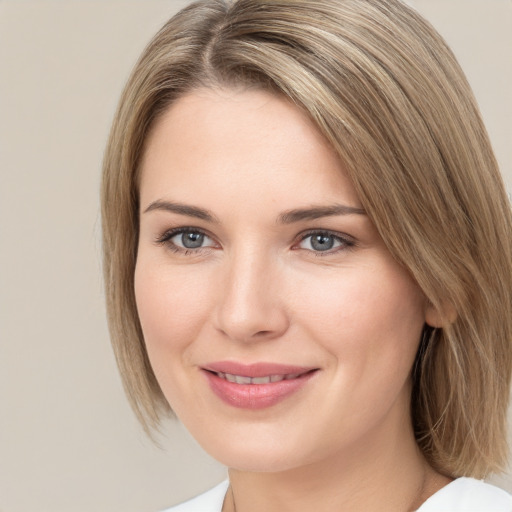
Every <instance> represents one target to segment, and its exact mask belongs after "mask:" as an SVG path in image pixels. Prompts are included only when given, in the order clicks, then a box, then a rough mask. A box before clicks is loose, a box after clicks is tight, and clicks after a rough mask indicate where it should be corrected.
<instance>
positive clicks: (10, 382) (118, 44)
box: [0, 0, 512, 512]
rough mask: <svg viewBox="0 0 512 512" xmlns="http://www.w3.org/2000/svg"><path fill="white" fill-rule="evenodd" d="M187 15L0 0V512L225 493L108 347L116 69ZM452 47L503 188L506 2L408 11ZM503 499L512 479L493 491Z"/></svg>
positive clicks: (431, 3) (509, 27) (510, 107)
mask: <svg viewBox="0 0 512 512" xmlns="http://www.w3.org/2000/svg"><path fill="white" fill-rule="evenodd" d="M186 3H188V2H180V1H160V0H138V1H113V0H112V1H108V0H98V1H92V0H89V1H86V0H84V1H70V0H68V1H65V0H61V1H49V0H37V1H25V0H10V1H9V0H0V248H1V265H0V301H1V305H0V307H1V309H0V314H1V318H0V337H1V338H0V339H1V342H0V405H1V407H0V511H1V512H28V511H33V510H37V511H38V512H46V511H48V512H64V511H66V512H82V511H83V512H85V511H87V512H90V511H100V512H103V511H104V512H114V511H115V512H117V511H124V512H132V511H133V512H135V511H137V512H145V511H147V512H150V511H156V510H158V509H160V508H162V507H164V506H169V505H171V504H173V503H175V502H177V501H181V500H183V499H185V498H186V497H189V496H191V495H193V494H194V493H196V492H198V491H200V490H201V489H205V488H207V487H208V486H210V485H212V484H214V483H216V482H217V481H219V480H221V479H222V478H224V475H225V470H224V469H223V468H222V467H220V466H219V465H217V464H216V463H215V462H213V461H212V460H211V459H209V458H208V457H206V456H205V455H204V454H202V452H201V450H200V449H199V448H198V447H197V446H196V445H195V444H194V442H193V441H192V440H190V438H188V437H187V436H186V434H185V433H184V432H183V429H182V428H181V427H180V426H179V425H178V424H176V423H170V424H169V426H168V428H167V427H166V429H165V430H166V432H167V435H166V436H162V449H158V448H156V447H155V446H153V445H152V444H151V443H150V442H149V441H148V440H147V439H146V438H145V436H144V434H143V433H142V432H141V430H140V428H139V426H138V425H137V424H136V422H135V420H134V418H133V415H132V413H131V411H130V410H129V408H128V406H127V404H126V401H125V399H124V396H123V392H122V389H121V384H120V380H119V378H118V376H117V371H116V368H115V365H114V360H113V357H112V354H111V350H110V347H109V341H108V336H107V332H106V324H105V319H104V313H103V299H102V286H101V279H100V256H99V253H100V251H99V215H98V187H99V173H100V170H99V169H100V161H101V157H102V151H103V147H104V143H105V140H106V135H107V131H108V127H109V123H110V121H111V118H112V115H113V111H114V107H115V104H116V101H117V98H118V95H119V93H120V90H121V87H122V85H123V83H124V81H125V79H126V78H127V75H128V73H129V70H130V68H131V66H132V65H133V63H134V60H135V59H136V57H137V55H138V54H139V52H140V51H141V50H142V48H143V46H144V44H145V43H146V42H147V41H148V39H149V38H150V37H151V35H152V34H153V33H154V32H155V31H156V30H157V29H158V28H159V27H160V25H161V24H162V23H163V22H164V21H165V20H166V19H167V18H168V17H169V16H170V15H171V14H172V13H173V12H174V11H176V10H177V9H178V8H179V7H180V6H182V5H184V4H186ZM411 3H412V4H413V5H414V6H416V7H417V8H418V9H419V10H420V11H421V12H423V13H424V14H425V15H426V16H427V17H428V18H429V19H430V20H431V21H432V22H433V23H434V25H435V26H436V27H437V28H438V29H439V30H440V31H441V33H442V34H444V35H445V37H446V38H447V39H448V41H449V42H450V43H451V44H452V46H453V48H454V50H455V52H456V54H457V55H458V56H459V58H460V60H461V62H462V64H463V67H464V68H465V69H466V71H467V74H468V76H469V79H470V81H471V83H472V84H473V87H474V89H475V92H476V95H477V97H478V99H479V101H480V104H481V108H482V112H483V115H484V118H485V120H486V122H487V125H488V128H489V131H490V134H491V137H492V139H493V142H494V146H495V150H496V152H497V155H498V159H499V161H500V163H501V166H502V170H503V173H504V175H505V178H506V180H507V182H508V186H509V187H511V186H512V149H511V148H512V128H511V120H512V97H511V96H512V93H511V92H510V90H511V85H510V84H511V81H512V1H510V0H478V1H475V0H411ZM494 481H495V482H498V483H499V484H500V485H502V486H503V487H505V488H507V489H508V490H509V491H512V474H510V473H509V474H508V475H504V476H503V477H502V478H501V479H495V480H494Z"/></svg>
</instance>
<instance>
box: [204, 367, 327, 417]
mask: <svg viewBox="0 0 512 512" xmlns="http://www.w3.org/2000/svg"><path fill="white" fill-rule="evenodd" d="M201 369H202V370H203V373H204V374H205V375H206V377H207V380H208V383H209V386H210V389H211V390H212V391H213V393H214V394H215V395H216V396H217V397H218V398H220V399H221V400H222V401H223V402H224V403H226V404H228V405H230V406H232V407H236V408H241V409H264V408H267V407H271V406H273V405H276V404H277V403H279V402H282V401H284V400H285V399H287V398H289V397H291V396H292V395H294V394H295V393H296V392H298V391H299V390H301V389H302V388H303V387H304V386H305V385H306V383H307V382H308V381H309V380H310V379H311V378H312V377H313V376H314V375H316V374H317V373H318V371H319V368H311V367H309V368H308V367H298V366H289V365H281V364H273V363H256V364H252V365H243V364H239V363H234V362H220V363H213V364H210V365H208V366H207V367H203V368H201Z"/></svg>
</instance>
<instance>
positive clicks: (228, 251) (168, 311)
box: [135, 89, 428, 471]
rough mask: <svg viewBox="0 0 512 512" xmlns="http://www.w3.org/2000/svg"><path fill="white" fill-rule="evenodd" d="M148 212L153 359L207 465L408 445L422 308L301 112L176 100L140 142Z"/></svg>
mask: <svg viewBox="0 0 512 512" xmlns="http://www.w3.org/2000/svg"><path fill="white" fill-rule="evenodd" d="M140 204H141V214H140V241H139V248H138V257H137V266H136V271H135V293H136V299H137V307H138V311H139V315H140V320H141V324H142V329H143V332H144V337H145V341H146V345H147V351H148V354H149V358H150V361H151V364H152V367H153V369H154V372H155V375H156V377H157V379H158V382H159V383H160V386H161V388H162V390H163V392H164V394H165V396H166V398H167V399H168V401H169V403H170V404H171V406H172V408H173V409H174V411H175V412H176V413H177V415H178V416H179V418H180V419H181V420H182V422H183V423H184V424H185V426H186V427H187V428H188V429H189V430H190V432H191V433H192V435H193V436H194V437H196V439H197V440H198V441H199V442H200V444H202V445H203V447H204V448H205V449H206V450H207V451H208V452H209V453H210V454H212V455H213V456H214V457H215V458H217V459H218V460H220V461H221V462H223V463H224V464H226V465H228V466H231V467H237V468H239V469H247V470H256V471H278V470H284V469H289V468H293V467H299V466H302V465H305V464H309V463H312V462H315V461H319V460H321V459H324V458H327V457H330V456H332V454H334V453H337V454H342V453H349V452H350V451H351V450H352V451H353V450H356V451H357V450H358V449H361V448H362V447H364V446H366V447H368V448H370V447H372V445H374V444H375V443H380V442H382V441H383V440H387V441H389V439H390V438H393V439H395V440H396V439H399V437H397V436H401V435H403V434H404V433H405V432H407V433H410V419H409V400H410V371H411V367H412V364H413V361H414V357H415V354H416V351H417V347H418V343H419V340H420V336H421V332H422V328H423V326H424V323H425V320H426V315H427V314H428V311H427V305H426V300H425V299H424V297H423V295H422V293H421V292H420V290H419V289H418V287H417V286H416V284H415V283H414V282H413V281H412V279H411V278H410V276H409V275H408V273H407V272H406V271H404V269H403V268H402V267H400V266H399V265H398V264H397V263H396V261H395V260H394V259H393V258H392V257H391V255H390V253H389V252H388V251H387V249H386V247H385V246H384V244H383V242H382V240H381V238H380V236H379V235H378V233H377V231H376V230H375V228H374V226H373V225H372V223H371V222H370V220H369V218H368V217H367V216H366V215H365V213H364V211H363V209H362V206H361V204H360V202H359V199H358V196H357V194H356V193H355V190H354V187H353V186H352V184H351V182H350V181H349V179H348V178H347V176H346V173H345V172H344V169H343V164H342V162H340V161H339V159H338V158H337V157H336V155H335V153H334V151H333V150H332V149H331V148H330V146H329V145H328V144H327V143H326V142H325V140H324V139H323V138H322V136H321V135H320V134H319V133H318V132H317V131H316V129H315V128H314V126H313V124H312V123H311V122H310V121H309V120H308V119H307V118H306V117H305V116H304V115H303V114H302V113H301V112H300V111H299V110H298V109H297V108H296V107H295V106H293V105H292V104H291V103H289V102H287V101H286V100H284V99H282V98H280V97H278V96H275V95H272V94H270V93H267V92H261V91H254V90H253V91H242V92H241V91H236V90H229V89H227V90H208V89H201V90H198V91H194V92H192V93H190V94H189V95H187V96H185V97H183V98H182V99H180V100H179V101H177V102H176V103H175V104H174V105H173V106H172V107H171V108H170V109H169V110H168V111H167V112H166V114H165V115H164V116H163V117H162V118H161V119H160V120H159V121H158V124H157V125H156V126H155V128H154V130H153V132H152V133H151V135H150V137H149V139H148V141H147V146H146V150H145V155H144V158H143V162H142V175H141V186H140ZM390 436H391V437H390ZM373 453H375V452H373Z"/></svg>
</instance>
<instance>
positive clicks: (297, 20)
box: [102, 0, 512, 477]
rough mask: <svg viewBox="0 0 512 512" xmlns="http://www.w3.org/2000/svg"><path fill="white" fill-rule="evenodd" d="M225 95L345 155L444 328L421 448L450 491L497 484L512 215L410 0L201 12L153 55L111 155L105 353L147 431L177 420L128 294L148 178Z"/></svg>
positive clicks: (422, 384)
mask: <svg viewBox="0 0 512 512" xmlns="http://www.w3.org/2000/svg"><path fill="white" fill-rule="evenodd" d="M223 86H228V87H233V86H234V87H256V88H263V89H265V90H269V91H273V92H275V93H276V94H280V95H283V96H284V97H286V98H288V99H289V100H291V101H292V102H294V104H296V105H297V107H298V108H300V109H302V110H303V111H304V112H305V113H306V114H307V115H308V116H309V117H310V118H311V119H312V120H313V121H314V123H315V124H316V126H317V127H318V130H319V131H320V132H321V133H322V134H323V135H324V136H325V138H326V139H327V140H328V141H329V143H330V144H331V145H332V146H333V148H334V149H335V150H336V151H337V153H338V154H339V157H340V159H341V160H342V161H343V162H344V164H345V167H346V170H347V172H348V174H349V177H350V179H351V180H352V182H353V184H354V186H355V188H356V191H357V193H358V194H359V198H360V201H361V203H362V205H363V207H364V208H365V210H366V212H367V214H368V215H369V217H370V219H371V220H372V221H373V223H374V224H375V226H376V228H377V230H378V231H379V233H380V235H381V237H382V239H383V240H384V242H385V244H386V246H387V248H388V249H389V251H390V252H391V254H392V255H393V256H394V257H395V258H396V260H397V261H398V262H399V263H400V264H401V265H403V266H404V267H405V268H406V269H407V270H408V272H409V273H410V274H411V275H412V277H413V278H414V279H415V281H416V282H417V284H418V286H419V287H420V288H421V290H422V291H423V293H424V294H425V296H426V298H427V299H428V300H429V301H430V303H431V304H433V305H434V306H435V308H436V309H437V311H438V312H439V313H440V315H441V316H442V318H443V322H442V324H443V325H442V327H441V328H437V329H430V328H428V327H427V326H426V328H425V332H424V337H423V341H422V343H421V344H420V350H419V352H418V356H417V360H416V363H415V366H414V368H413V370H412V378H413V394H412V403H411V411H412V421H413V425H414V429H415V434H416V438H417V442H418V445H419V446H420V448H421V449H422V451H423V453H424V454H425V456H426V458H427V460H428V461H429V462H430V463H431V464H432V466H433V467H435V468H436V469H437V470H439V471H440V472H442V473H444V474H446V475H449V476H453V477H456V476H462V475H465V476H474V477H483V476H485V475H486V474H488V473H489V472H492V471H497V470H500V468H502V467H503V465H504V463H505V462H506V457H507V449H506V411H507V404H508V397H509V389H510V379H511V367H512V345H511V339H512V311H511V303H512V301H511V298H512V297H511V293H512V263H511V262H512V246H511V243H512V229H511V226H512V222H511V212H510V206H509V201H508V198H507V195H506V194H505V191H504V187H503V183H502V179H501V177H500V174H499V171H498V167H497V163H496V160H495V158H494V155H493V152H492V149H491V145H490V143H489V140H488V136H487V133H486V131H485V128H484V126H483V123H482V121H481V118H480V114H479V111H478V108H477V106H476V102H475V99H474V97H473V94H472V92H471V90H470V87H469V85H468V83H467V81H466V79H465V77H464V74H463V72H462V70H461V69H460V67H459V65H458V64H457V62H456V59H455V58H454V56H453V54H452V52H451V51H450V50H449V48H448V47H447V45H446V44H445V42H444V41H443V40H442V38H441V37H440V36H439V34H438V33H437V32H436V31H435V30H434V29H433V28H432V27H431V26H430V25H429V24H428V23H427V22H426V21H425V20H424V19H422V18H421V17H420V16H419V15H418V14H417V13H416V12H415V11H413V10H412V9H410V8H409V7H407V6H405V5H404V4H402V3H401V2H400V1H399V0H238V1H227V0H226V1H225V0H203V1H199V2H196V3H193V4H191V5H190V6H188V7H186V8H185V9H183V10H182V11H181V12H180V13H178V14H177V15H176V16H175V17H173V18H172V19H171V20H170V21H169V22H168V23H167V24H166V25H165V26H164V27H163V28H162V29H161V30H160V31H159V32H158V34H157V35H156V36H155V37H154V39H153V40H152V41H151V42H150V44H149V45H148V46H147V48H146V49H145V51H144V53H143V54H142V56H141V58H140V60H139V62H138V63H137V65H136V66H135V69H134V71H133V73H132V75H131V77H130V79H129V81H128V83H127V85H126V88H125V90H124V92H123V94H122V97H121V101H120V104H119V107H118V111H117V113H116V116H115V119H114V122H113V127H112V131H111V134H110V139H109V141H108V146H107V150H106V154H105V159H104V174H103V183H102V219H103V250H104V277H105V286H106V296H107V309H108V318H109V326H110V331H111V338H112V342H113V346H114V349H115V353H116V357H117V361H118V364H119V367H120V370H121V374H122V377H123V381H124V385H125V389H126V391H127V394H128V397H129V399H130V402H131V404H132V406H133V408H134V410H135V412H136V414H137V416H138V417H139V419H140V420H141V421H142V424H143V425H144V426H145V428H146V430H147V431H148V432H150V430H151V428H153V427H157V426H158V423H159V420H160V418H161V416H162V414H164V413H165V412H168V411H169V406H168V404H167V403H166V402H165V399H164V398H163V394H162V392H161V390H160V387H159V385H158V383H157V381H156V379H155V376H154V374H153V371H152V369H151V366H150V364H149V361H148V356H147V353H146V349H145V345H144V339H143V335H142V331H141V327H140V324H139V319H138V315H137V309H136V305H135V297H134V286H133V280H134V268H135V262H136V257H137V243H138V222H139V197H138V173H139V163H140V160H141V155H142V153H143V151H144V144H145V140H146V139H147V136H148V133H149V132H150V130H151V128H152V126H153V125H154V123H155V120H157V119H158V118H159V116H161V115H162V113H163V112H164V111H165V110H166V109H167V108H168V107H169V105H170V104H171V103H173V102H174V101H176V100H177V99H178V98H180V97H181V96H182V95H184V94H185V93H187V92H190V91H192V90H194V89H197V88H201V87H223ZM312 172H314V170H312Z"/></svg>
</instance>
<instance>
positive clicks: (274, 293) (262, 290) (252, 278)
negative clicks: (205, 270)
mask: <svg viewBox="0 0 512 512" xmlns="http://www.w3.org/2000/svg"><path fill="white" fill-rule="evenodd" d="M272 260H274V261H272ZM277 267H278V265H277V262H276V261H275V258H272V256H271V255H270V256H267V257H265V256H263V255H261V254H258V253H257V252H255V251H252V252H251V251H246V253H245V254H239V255H237V256H234V257H233V258H231V259H230V260H229V262H226V267H225V269H224V270H225V272H224V274H223V278H222V279H221V284H220V289H221V290H220V300H219V302H218V304H217V309H216V315H215V321H216V327H217V329H218V330H220V331H221V332H222V333H223V334H224V335H225V336H227V337H229V338H230V339H232V340H235V341H239V342H251V341H257V340H271V339H275V338H278V337H280V336H282V335H283V334H284V333H285V332H286V330H287V329H288V327H289V316H288V314H287V311H286V304H285V301H284V300H283V286H282V285H283V276H282V272H279V269H278V268H277Z"/></svg>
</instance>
